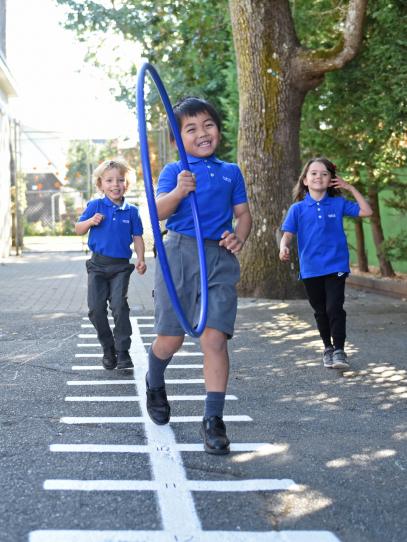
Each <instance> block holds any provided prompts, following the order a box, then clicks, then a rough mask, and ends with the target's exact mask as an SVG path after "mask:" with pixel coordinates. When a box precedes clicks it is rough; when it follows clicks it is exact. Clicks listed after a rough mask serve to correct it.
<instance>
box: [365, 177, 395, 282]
mask: <svg viewBox="0 0 407 542" xmlns="http://www.w3.org/2000/svg"><path fill="white" fill-rule="evenodd" d="M368 195H369V203H370V207H371V208H372V211H373V215H372V216H371V217H370V225H371V228H372V235H373V241H374V244H375V247H376V254H377V259H378V260H379V266H380V273H381V274H382V276H383V277H394V275H395V273H394V270H393V267H392V265H391V263H390V261H389V260H388V259H387V258H386V257H385V256H384V255H383V254H382V251H381V244H382V243H383V241H384V235H383V228H382V220H381V216H380V206H379V195H378V192H377V190H376V188H375V187H374V186H371V187H370V188H369V189H368Z"/></svg>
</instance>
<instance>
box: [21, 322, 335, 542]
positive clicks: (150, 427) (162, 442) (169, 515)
mask: <svg viewBox="0 0 407 542" xmlns="http://www.w3.org/2000/svg"><path fill="white" fill-rule="evenodd" d="M148 318H152V317H148ZM132 320H135V324H136V325H134V324H133V330H134V332H133V345H132V349H131V354H132V356H133V359H136V360H137V362H138V363H137V366H136V367H135V368H134V376H135V382H134V381H131V380H104V381H91V380H88V381H69V382H68V383H67V384H68V385H74V386H76V385H85V386H90V385H112V384H113V385H114V384H133V385H134V383H135V384H136V387H137V390H138V393H139V395H138V396H131V397H126V396H120V397H66V399H65V400H66V401H69V400H72V401H76V400H78V401H79V400H86V401H97V400H100V401H106V400H119V401H121V400H123V401H126V400H133V401H138V402H139V404H140V409H141V414H142V416H140V417H63V418H61V420H60V421H61V422H62V423H70V424H71V423H144V424H145V432H146V441H147V444H145V445H109V444H52V445H51V446H50V451H52V452H59V453H81V452H82V453H134V454H140V453H144V454H149V456H150V462H151V467H152V474H153V479H152V480H63V479H61V480H59V479H54V480H45V481H44V485H43V487H44V489H45V490H48V491H57V490H64V491H69V490H71V491H86V492H88V491H104V492H105V491H155V492H156V495H157V500H158V505H159V510H160V513H161V519H162V525H163V530H160V531H135V530H132V531H124V530H120V531H94V530H88V531H86V530H37V531H33V532H31V533H30V535H29V542H72V540H75V542H167V541H170V540H171V541H176V540H178V541H180V542H186V541H188V542H213V541H214V540H216V541H217V542H218V541H219V542H251V541H252V540H253V537H255V539H256V542H263V541H264V542H266V541H267V542H339V540H338V539H337V538H336V536H334V535H333V534H332V533H330V532H327V531H280V532H276V531H269V532H258V531H256V532H241V531H206V532H205V531H202V527H201V523H200V520H199V517H198V515H197V513H196V509H195V505H194V501H193V498H192V492H193V491H195V492H197V491H205V492H208V491H212V492H213V491H214V492H249V491H275V490H290V491H295V490H297V489H298V488H299V486H298V485H297V484H296V483H295V482H294V481H293V480H288V479H283V480H276V479H258V480H257V479H254V480H253V479H251V480H233V481H226V480H225V481H212V480H210V481H209V480H189V479H187V477H186V473H185V469H184V466H183V463H182V457H181V455H180V453H181V452H201V453H202V452H203V449H202V444H191V443H177V442H176V441H175V435H174V433H173V431H172V428H171V426H170V425H167V426H157V425H155V424H154V423H152V422H151V421H150V419H149V417H148V414H147V410H146V405H145V402H144V401H140V396H143V397H144V395H145V380H144V375H145V371H146V368H147V355H146V352H145V348H144V344H143V342H142V340H141V334H140V331H139V327H137V320H136V319H134V318H132ZM82 326H83V324H82ZM91 367H92V370H93V366H91ZM184 367H187V368H190V367H191V365H185V366H184V365H182V368H184ZM180 368H181V367H180ZM83 369H84V366H82V367H80V370H83ZM188 383H194V384H196V383H203V380H202V379H173V380H171V379H169V380H168V381H167V384H188ZM176 397H177V398H178V400H204V398H205V396H204V395H200V396H198V395H192V396H169V399H170V400H171V399H173V400H177V399H175V398H176ZM187 397H188V399H187ZM227 398H229V400H236V399H237V398H236V397H235V396H227ZM201 419H202V418H201V416H178V417H177V416H175V417H172V418H171V422H175V423H177V422H179V421H181V422H190V421H201ZM224 419H225V421H252V420H251V418H250V417H249V416H224ZM231 451H233V452H256V453H258V454H259V455H262V453H263V454H267V455H269V454H271V453H281V446H279V445H277V444H276V445H272V444H268V443H232V444H231Z"/></svg>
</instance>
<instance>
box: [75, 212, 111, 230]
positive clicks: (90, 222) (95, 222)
mask: <svg viewBox="0 0 407 542" xmlns="http://www.w3.org/2000/svg"><path fill="white" fill-rule="evenodd" d="M103 219H104V216H103V215H102V214H101V213H95V214H94V215H93V216H91V217H90V218H88V219H87V220H83V221H82V222H77V223H76V224H75V233H76V234H77V235H85V233H88V231H89V230H90V228H92V227H93V226H99V224H100V223H101V222H102V220H103Z"/></svg>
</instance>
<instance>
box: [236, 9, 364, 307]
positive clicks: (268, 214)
mask: <svg viewBox="0 0 407 542" xmlns="http://www.w3.org/2000/svg"><path fill="white" fill-rule="evenodd" d="M366 3H367V0H349V4H348V7H347V11H346V15H345V17H344V20H343V23H342V31H341V36H340V38H339V39H338V40H337V43H335V44H334V45H333V47H331V48H330V49H326V48H321V49H318V48H315V49H309V48H306V47H305V46H302V45H301V43H300V41H299V38H298V36H297V33H296V29H295V26H294V21H293V16H292V12H291V6H290V2H289V1H288V0H229V5H230V13H231V21H232V29H233V36H234V44H235V50H236V60H237V71H238V86H239V103H240V107H239V117H240V123H239V142H238V161H239V163H240V165H241V167H242V169H243V172H244V175H245V178H246V181H247V185H248V191H249V198H250V201H251V208H252V211H253V218H254V227H253V233H252V236H251V238H249V241H248V243H247V246H246V247H245V250H244V252H243V254H242V269H243V273H242V280H241V283H240V288H241V291H242V293H243V294H247V295H255V296H265V297H278V298H280V297H283V298H284V297H295V296H296V295H298V293H299V285H298V282H297V280H296V279H297V277H296V274H297V273H296V271H297V270H296V268H295V266H292V268H291V272H290V273H287V267H286V266H284V265H283V264H281V263H280V262H279V259H278V246H277V242H276V238H277V237H278V232H279V226H280V224H281V221H282V218H283V216H284V214H285V212H286V211H287V209H288V207H289V205H290V203H291V201H292V198H291V190H292V188H293V185H294V183H295V181H296V178H297V177H298V173H299V169H300V145H299V132H300V121H301V110H302V106H303V102H304V98H305V96H306V94H307V92H309V91H310V90H311V89H314V88H316V87H317V86H318V85H320V84H321V83H322V81H323V79H324V75H325V73H327V72H329V71H333V70H338V69H340V68H342V67H343V66H344V65H345V64H346V63H348V62H349V61H350V60H352V59H353V58H354V57H355V55H356V53H357V52H358V49H359V47H360V44H361V41H362V35H363V32H362V29H363V21H364V15H365V10H366ZM310 26H311V25H310Z"/></svg>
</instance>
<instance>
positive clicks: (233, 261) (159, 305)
mask: <svg viewBox="0 0 407 542" xmlns="http://www.w3.org/2000/svg"><path fill="white" fill-rule="evenodd" d="M164 246H165V250H166V252H167V258H168V264H169V266H170V269H171V274H172V279H173V281H174V286H175V289H176V291H177V294H178V298H179V301H180V304H181V307H182V308H183V310H184V314H185V316H186V319H187V320H188V322H189V323H190V324H191V325H192V326H195V325H196V324H197V323H198V320H199V310H200V304H201V296H200V290H201V288H200V270H199V257H198V248H197V244H196V239H195V238H194V237H188V236H186V235H181V234H179V233H175V232H172V231H170V232H168V235H167V237H166V239H165V241H164ZM205 255H206V266H207V272H208V319H207V322H206V326H207V327H211V328H214V329H217V330H218V331H221V332H223V333H225V334H226V335H227V337H228V339H230V338H231V337H232V335H233V330H234V325H235V320H236V311H237V292H236V284H237V282H238V281H239V279H240V264H239V262H238V260H237V258H236V256H235V255H234V254H232V253H231V252H229V251H228V250H226V249H225V248H223V247H220V246H219V242H218V241H212V240H206V241H205ZM154 306H155V330H156V332H157V333H158V334H159V335H170V336H181V335H184V334H185V332H184V330H183V328H182V326H181V325H180V323H179V322H178V318H177V315H176V313H175V311H174V309H173V307H172V304H171V301H170V298H169V296H168V292H167V287H166V285H165V282H164V279H163V275H162V271H161V266H160V263H159V261H158V259H157V264H156V270H155V282H154Z"/></svg>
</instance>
